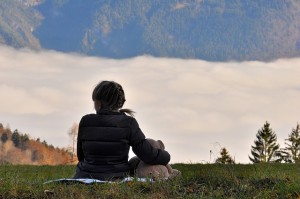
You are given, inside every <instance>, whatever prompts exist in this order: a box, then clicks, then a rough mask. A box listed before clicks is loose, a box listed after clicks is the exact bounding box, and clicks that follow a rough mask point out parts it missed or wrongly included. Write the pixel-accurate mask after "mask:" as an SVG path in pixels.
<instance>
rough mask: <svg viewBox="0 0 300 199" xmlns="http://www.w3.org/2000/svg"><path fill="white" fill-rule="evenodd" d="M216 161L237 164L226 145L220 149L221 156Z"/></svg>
mask: <svg viewBox="0 0 300 199" xmlns="http://www.w3.org/2000/svg"><path fill="white" fill-rule="evenodd" d="M216 163H221V164H235V162H234V160H233V159H232V157H231V156H230V155H229V152H228V151H227V149H226V148H225V147H223V148H222V149H221V151H220V157H218V158H217V159H216Z"/></svg>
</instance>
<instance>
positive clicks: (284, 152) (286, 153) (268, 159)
mask: <svg viewBox="0 0 300 199" xmlns="http://www.w3.org/2000/svg"><path fill="white" fill-rule="evenodd" d="M248 157H249V160H250V161H251V162H252V163H272V162H277V163H300V125H299V124H298V123H297V126H296V128H293V129H292V131H291V132H290V133H289V134H288V137H287V139H285V147H284V148H280V145H279V143H278V142H277V135H276V133H275V131H273V129H272V128H271V126H270V123H269V122H268V121H266V122H265V124H264V125H263V127H262V128H261V129H259V130H258V132H257V134H256V139H255V140H254V145H252V146H251V155H250V156H248ZM215 163H221V164H234V163H235V161H234V159H233V158H232V157H231V156H230V154H229V152H228V150H227V149H226V148H225V147H223V148H221V150H220V154H219V157H218V158H217V159H216V161H215Z"/></svg>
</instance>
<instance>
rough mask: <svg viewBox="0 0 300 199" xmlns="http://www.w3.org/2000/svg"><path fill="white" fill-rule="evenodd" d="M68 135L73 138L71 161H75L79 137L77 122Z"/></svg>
mask: <svg viewBox="0 0 300 199" xmlns="http://www.w3.org/2000/svg"><path fill="white" fill-rule="evenodd" d="M68 135H69V137H70V138H71V142H72V146H71V148H72V152H71V160H72V161H73V159H74V154H75V143H76V140H77V135H78V124H77V123H75V122H74V123H73V125H72V127H71V128H70V129H69V131H68Z"/></svg>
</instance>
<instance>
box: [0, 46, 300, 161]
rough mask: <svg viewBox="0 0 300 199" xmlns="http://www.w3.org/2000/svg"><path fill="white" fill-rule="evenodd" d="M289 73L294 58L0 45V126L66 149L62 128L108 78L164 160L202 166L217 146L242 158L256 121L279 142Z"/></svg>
mask: <svg viewBox="0 0 300 199" xmlns="http://www.w3.org/2000/svg"><path fill="white" fill-rule="evenodd" d="M299 74H300V58H293V59H279V60H274V61H273V62H258V61H249V62H234V61H231V62H207V61H203V60H196V59H175V58H155V57H151V56H146V55H145V56H139V57H134V58H130V59H107V58H100V57H89V56H84V55H79V54H74V53H61V52H56V51H50V50H43V51H31V50H28V49H19V50H16V49H13V48H11V47H7V46H0V99H1V101H0V102H1V103H0V123H2V124H3V125H4V126H9V127H10V128H11V130H14V129H18V131H19V132H21V133H27V134H29V135H30V137H31V138H33V139H36V138H40V139H41V140H46V141H47V143H48V144H52V145H54V146H57V147H67V146H69V145H71V143H72V141H71V139H70V138H69V136H68V131H69V129H70V128H71V127H72V125H73V124H74V123H79V121H80V119H81V117H82V116H83V115H85V114H89V113H94V112H95V111H94V109H93V102H92V98H91V93H92V90H93V88H94V86H95V85H96V84H97V83H99V82H100V81H102V80H113V81H116V82H118V83H120V84H121V85H122V86H123V88H124V91H125V95H126V103H125V105H124V108H131V109H133V110H134V111H135V112H136V114H135V118H136V119H137V121H138V123H139V125H140V128H141V130H142V131H143V132H144V134H145V135H146V137H148V138H153V139H156V140H158V139H160V140H162V141H163V142H164V144H165V146H166V150H167V151H168V152H169V153H170V154H171V163H212V162H214V161H215V159H216V158H217V157H218V156H219V152H220V149H221V148H222V147H225V148H226V149H227V150H228V151H229V154H230V155H231V156H232V157H233V158H234V159H235V161H236V163H242V164H244V163H245V164H246V163H250V161H249V158H248V156H249V155H250V154H251V145H254V140H255V139H256V134H257V131H258V130H259V129H261V128H262V127H263V125H264V123H265V122H266V121H268V122H269V123H270V126H271V128H272V129H273V131H274V132H275V134H276V135H277V141H278V143H279V144H280V146H281V147H285V144H284V142H285V139H287V138H288V135H289V133H291V131H292V129H293V128H295V127H296V125H297V123H298V122H299V121H300V116H299V110H300V103H299V99H300V79H299ZM210 151H211V152H210ZM132 156H133V154H132V152H131V153H130V157H132Z"/></svg>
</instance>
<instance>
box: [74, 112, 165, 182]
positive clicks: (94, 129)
mask: <svg viewBox="0 0 300 199" xmlns="http://www.w3.org/2000/svg"><path fill="white" fill-rule="evenodd" d="M130 146H131V147H132V150H133V152H134V153H135V154H136V155H137V156H138V157H139V158H140V159H141V160H142V161H144V162H146V163H148V164H162V165H166V164H167V163H168V162H169V161H170V155H169V153H168V152H167V151H162V150H160V149H155V148H153V147H152V146H151V145H150V143H149V142H148V141H147V140H146V139H145V135H144V134H143V132H142V131H141V129H140V128H139V125H138V123H137V121H136V120H135V118H133V117H130V116H127V115H125V114H124V113H120V112H112V111H107V110H100V111H99V112H97V114H89V115H85V116H83V117H82V119H81V121H80V123H79V132H78V139H77V156H78V161H79V163H78V165H77V170H76V174H75V178H94V179H100V180H107V179H111V178H118V177H124V176H126V175H127V174H128V172H129V169H130V166H129V164H128V153H129V148H130Z"/></svg>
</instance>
